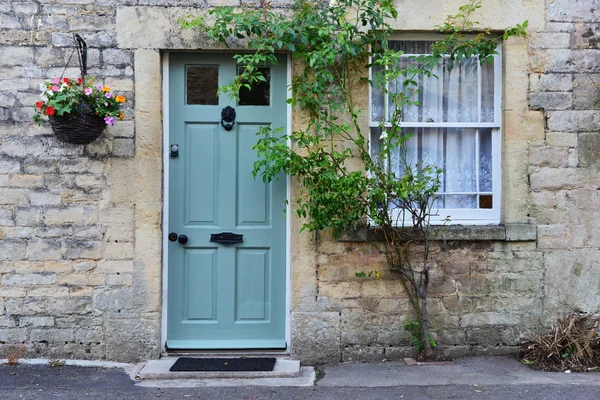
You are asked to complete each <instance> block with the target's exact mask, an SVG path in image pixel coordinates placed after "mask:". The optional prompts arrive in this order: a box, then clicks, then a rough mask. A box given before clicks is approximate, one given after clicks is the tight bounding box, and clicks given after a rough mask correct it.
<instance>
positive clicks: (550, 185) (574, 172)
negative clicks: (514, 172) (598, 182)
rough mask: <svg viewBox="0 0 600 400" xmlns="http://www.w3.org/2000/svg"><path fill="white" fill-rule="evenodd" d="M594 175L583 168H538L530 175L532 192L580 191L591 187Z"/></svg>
mask: <svg viewBox="0 0 600 400" xmlns="http://www.w3.org/2000/svg"><path fill="white" fill-rule="evenodd" d="M594 176H596V177H597V175H596V173H595V172H593V171H591V170H587V169H583V168H546V167H544V168H540V169H539V170H538V171H534V172H532V173H531V175H530V180H531V188H532V189H533V190H542V189H546V190H560V189H580V188H586V187H590V188H591V187H593V186H594V185H595V184H594V179H595V178H594Z"/></svg>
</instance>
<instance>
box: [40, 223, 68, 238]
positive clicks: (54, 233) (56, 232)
mask: <svg viewBox="0 0 600 400" xmlns="http://www.w3.org/2000/svg"><path fill="white" fill-rule="evenodd" d="M33 232H34V234H35V236H37V237H40V238H52V237H54V238H60V237H64V236H71V235H72V234H73V227H72V226H71V225H63V226H61V225H55V226H39V227H37V228H35V229H33Z"/></svg>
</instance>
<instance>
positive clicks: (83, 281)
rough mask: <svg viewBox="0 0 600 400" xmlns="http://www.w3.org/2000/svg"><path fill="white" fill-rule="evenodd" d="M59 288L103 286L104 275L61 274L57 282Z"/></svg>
mask: <svg viewBox="0 0 600 400" xmlns="http://www.w3.org/2000/svg"><path fill="white" fill-rule="evenodd" d="M57 283H58V284H59V285H61V286H88V285H89V286H98V285H103V284H104V275H103V274H95V273H74V274H61V275H59V276H58V282H57Z"/></svg>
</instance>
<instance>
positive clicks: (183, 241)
mask: <svg viewBox="0 0 600 400" xmlns="http://www.w3.org/2000/svg"><path fill="white" fill-rule="evenodd" d="M177 241H178V242H179V243H181V244H186V243H187V242H188V237H187V236H185V235H179V237H178V238H177Z"/></svg>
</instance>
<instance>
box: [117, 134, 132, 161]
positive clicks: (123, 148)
mask: <svg viewBox="0 0 600 400" xmlns="http://www.w3.org/2000/svg"><path fill="white" fill-rule="evenodd" d="M134 153H135V143H134V141H133V139H122V138H116V139H115V140H114V141H113V149H112V155H113V157H132V156H133V155H134Z"/></svg>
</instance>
